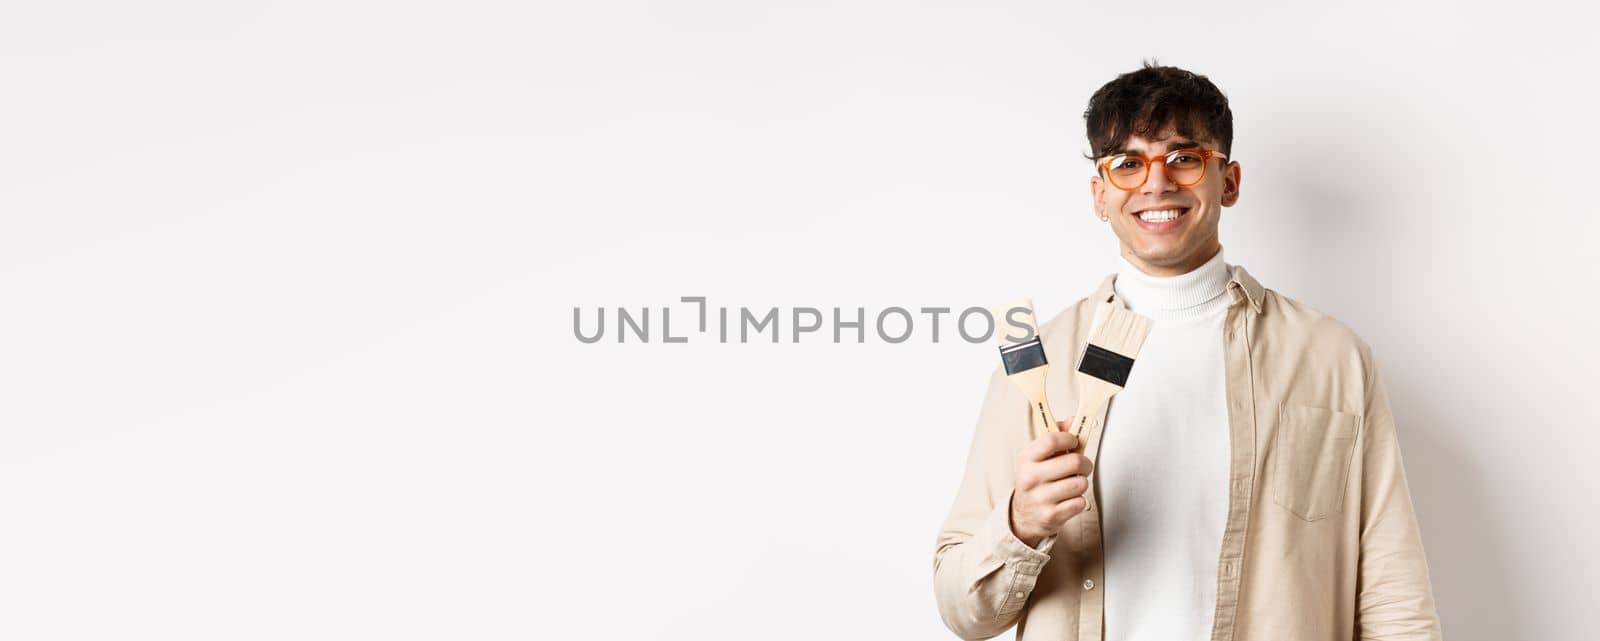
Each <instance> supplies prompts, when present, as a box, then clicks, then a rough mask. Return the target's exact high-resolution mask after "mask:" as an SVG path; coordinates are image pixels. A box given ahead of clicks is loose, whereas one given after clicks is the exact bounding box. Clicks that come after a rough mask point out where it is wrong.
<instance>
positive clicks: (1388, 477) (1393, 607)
mask: <svg viewBox="0 0 1600 641" xmlns="http://www.w3.org/2000/svg"><path fill="white" fill-rule="evenodd" d="M1361 349H1362V357H1363V360H1364V361H1365V362H1366V363H1367V372H1368V376H1367V390H1366V392H1367V407H1366V418H1365V423H1366V425H1365V431H1366V439H1365V443H1364V446H1363V447H1364V448H1365V449H1364V451H1363V453H1362V456H1363V465H1362V474H1363V477H1362V480H1361V562H1360V566H1359V568H1358V572H1359V576H1358V579H1357V585H1358V588H1357V589H1358V593H1357V596H1356V626H1355V627H1356V636H1357V638H1358V639H1362V640H1370V641H1377V640H1380V639H1381V640H1383V641H1401V640H1408V641H1409V640H1417V641H1422V640H1431V641H1438V640H1439V639H1440V638H1441V632H1440V628H1439V617H1438V614H1437V613H1436V612H1435V610H1434V601H1433V588H1432V584H1431V582H1430V581H1429V578H1428V563H1427V560H1426V558H1425V557H1424V555H1423V550H1422V537H1421V532H1420V531H1419V528H1418V526H1417V517H1416V514H1415V513H1414V512H1413V510H1412V505H1411V493H1410V490H1409V488H1408V487H1407V484H1406V474H1405V467H1404V465H1403V464H1402V461H1401V456H1400V443H1399V439H1398V438H1397V437H1396V435H1395V424H1394V416H1393V414H1391V413H1390V411H1389V398H1388V395H1387V394H1386V392H1385V390H1384V387H1383V380H1382V378H1381V376H1380V375H1379V373H1378V368H1377V363H1376V362H1375V360H1374V359H1373V358H1372V354H1371V349H1370V348H1369V347H1368V346H1366V345H1365V344H1363V345H1361Z"/></svg>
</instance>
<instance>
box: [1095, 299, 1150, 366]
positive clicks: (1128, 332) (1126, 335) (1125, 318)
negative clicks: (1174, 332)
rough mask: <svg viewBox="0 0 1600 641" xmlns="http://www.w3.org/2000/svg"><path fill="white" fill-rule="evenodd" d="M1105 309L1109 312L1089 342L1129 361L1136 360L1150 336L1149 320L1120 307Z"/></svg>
mask: <svg viewBox="0 0 1600 641" xmlns="http://www.w3.org/2000/svg"><path fill="white" fill-rule="evenodd" d="M1106 309H1108V310H1109V311H1108V312H1107V314H1106V316H1105V318H1104V319H1101V322H1100V326H1099V327H1098V328H1097V329H1095V332H1094V335H1093V336H1090V337H1089V342H1090V343H1092V344H1094V345H1099V346H1100V347H1101V348H1102V349H1105V350H1108V351H1112V352H1116V353H1118V354H1121V355H1123V356H1126V357H1128V358H1130V359H1132V358H1138V357H1139V348H1140V347H1143V346H1144V339H1145V338H1146V337H1148V336H1150V319H1149V318H1146V317H1144V316H1140V315H1138V314H1135V313H1133V312H1132V311H1129V310H1127V309H1124V308H1121V307H1116V306H1112V305H1107V306H1106Z"/></svg>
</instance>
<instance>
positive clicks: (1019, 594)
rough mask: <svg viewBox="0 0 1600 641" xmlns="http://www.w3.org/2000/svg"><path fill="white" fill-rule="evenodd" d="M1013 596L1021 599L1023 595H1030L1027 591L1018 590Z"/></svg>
mask: <svg viewBox="0 0 1600 641" xmlns="http://www.w3.org/2000/svg"><path fill="white" fill-rule="evenodd" d="M1012 596H1014V597H1017V598H1019V599H1020V598H1022V597H1025V596H1028V593H1026V592H1018V593H1016V594H1013V595H1012Z"/></svg>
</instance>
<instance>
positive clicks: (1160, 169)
mask: <svg viewBox="0 0 1600 641" xmlns="http://www.w3.org/2000/svg"><path fill="white" fill-rule="evenodd" d="M1177 190H1178V185H1177V183H1174V182H1172V179H1171V178H1170V177H1169V176H1167V163H1164V162H1158V163H1154V164H1151V165H1150V175H1148V176H1145V178H1144V189H1143V191H1144V193H1146V194H1164V193H1167V192H1172V191H1177Z"/></svg>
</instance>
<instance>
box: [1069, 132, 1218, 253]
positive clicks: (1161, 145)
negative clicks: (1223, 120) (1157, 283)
mask: <svg viewBox="0 0 1600 641" xmlns="http://www.w3.org/2000/svg"><path fill="white" fill-rule="evenodd" d="M1194 148H1200V149H1211V150H1216V151H1220V150H1218V149H1217V147H1216V144H1215V143H1214V142H1213V141H1210V140H1205V139H1200V140H1191V139H1188V138H1183V137H1180V136H1176V135H1173V134H1172V133H1171V132H1170V131H1169V132H1166V134H1165V135H1164V137H1162V138H1159V139H1156V140H1148V139H1145V138H1142V137H1139V136H1132V137H1130V138H1129V139H1128V142H1127V143H1126V144H1125V145H1123V147H1122V150H1121V151H1123V152H1126V153H1130V154H1135V155H1140V156H1154V155H1157V154H1165V153H1167V152H1169V151H1173V150H1175V149H1194ZM1103 160H1104V158H1102V159H1101V161H1103ZM1164 169H1165V167H1164V166H1163V165H1162V163H1161V162H1160V161H1156V162H1153V163H1150V171H1149V175H1148V176H1147V177H1146V178H1145V182H1144V184H1143V185H1140V186H1139V187H1137V188H1135V189H1133V190H1132V191H1124V190H1122V189H1120V188H1118V187H1117V186H1116V185H1113V184H1111V183H1110V182H1108V181H1107V180H1106V179H1104V178H1102V177H1100V176H1099V175H1096V176H1094V177H1093V178H1090V179H1089V189H1090V191H1091V192H1093V195H1094V212H1095V218H1096V219H1097V220H1098V219H1099V217H1100V216H1107V217H1109V218H1110V220H1109V221H1107V223H1108V224H1110V225H1111V231H1112V232H1113V233H1115V234H1116V235H1117V239H1118V241H1120V242H1121V245H1122V248H1121V252H1122V256H1123V257H1124V258H1127V259H1128V262H1130V263H1133V264H1134V266H1136V267H1138V268H1139V269H1140V270H1142V271H1144V272H1145V273H1147V274H1150V275H1153V276H1176V275H1178V274H1185V273H1188V272H1190V271H1193V270H1194V269H1195V268H1197V267H1199V266H1201V265H1203V264H1205V262H1206V261H1207V260H1210V259H1211V257H1213V256H1215V255H1216V253H1217V251H1218V250H1220V249H1221V248H1222V245H1221V243H1220V242H1219V241H1218V239H1217V221H1218V219H1219V218H1221V214H1222V208H1223V207H1232V206H1233V204H1234V203H1235V202H1238V200H1239V163H1236V162H1233V161H1231V160H1224V159H1221V158H1210V159H1207V160H1206V171H1205V177H1204V178H1202V179H1201V180H1200V182H1198V183H1196V184H1194V185H1190V186H1188V187H1180V186H1178V185H1177V184H1176V183H1174V182H1172V179H1171V177H1169V176H1168V175H1167V172H1166V171H1164ZM1161 209H1177V210H1179V211H1180V212H1181V215H1180V216H1179V217H1178V219H1177V220H1174V221H1171V222H1165V223H1156V222H1147V221H1145V220H1142V219H1141V218H1140V217H1139V216H1138V213H1139V212H1142V211H1154V210H1161Z"/></svg>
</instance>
